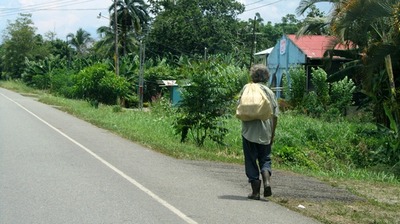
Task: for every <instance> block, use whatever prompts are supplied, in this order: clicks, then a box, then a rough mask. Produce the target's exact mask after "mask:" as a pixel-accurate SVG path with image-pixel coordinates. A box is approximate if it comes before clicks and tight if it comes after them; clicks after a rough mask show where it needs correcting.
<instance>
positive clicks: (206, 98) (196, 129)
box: [173, 61, 245, 146]
mask: <svg viewBox="0 0 400 224" xmlns="http://www.w3.org/2000/svg"><path fill="white" fill-rule="evenodd" d="M183 71H184V72H185V73H186V74H187V76H188V77H190V84H189V85H188V86H184V87H182V100H181V101H180V104H179V106H178V114H177V117H176V119H175V121H174V124H173V126H174V129H175V132H176V134H181V141H185V140H186V139H187V136H188V134H189V133H190V134H191V136H193V138H194V140H195V142H196V144H197V145H198V146H203V144H204V141H205V139H206V138H207V137H209V138H210V139H211V140H213V141H215V142H218V143H220V144H223V139H224V136H225V134H226V133H227V129H226V128H225V127H224V123H225V121H224V120H223V119H222V118H224V117H228V116H231V114H232V111H231V110H230V108H232V104H233V103H234V96H235V94H237V93H238V92H239V91H240V88H241V87H242V86H241V85H242V83H240V80H241V77H242V76H244V75H245V73H244V72H243V71H242V70H240V69H237V68H236V69H234V68H232V67H231V66H227V65H221V64H218V63H215V62H213V61H210V62H201V63H195V64H192V65H187V67H184V68H183Z"/></svg>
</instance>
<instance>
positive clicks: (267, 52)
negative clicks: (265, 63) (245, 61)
mask: <svg viewBox="0 0 400 224" xmlns="http://www.w3.org/2000/svg"><path fill="white" fill-rule="evenodd" d="M272 49H274V48H273V47H270V48H268V49H265V50H263V51H259V52H257V53H255V54H254V55H267V54H270V53H271V51H272Z"/></svg>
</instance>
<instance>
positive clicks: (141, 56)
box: [138, 40, 145, 109]
mask: <svg viewBox="0 0 400 224" xmlns="http://www.w3.org/2000/svg"><path fill="white" fill-rule="evenodd" d="M144 58H145V45H144V43H143V40H140V52H139V61H140V67H139V90H138V95H139V109H143V88H144V80H143V70H144Z"/></svg>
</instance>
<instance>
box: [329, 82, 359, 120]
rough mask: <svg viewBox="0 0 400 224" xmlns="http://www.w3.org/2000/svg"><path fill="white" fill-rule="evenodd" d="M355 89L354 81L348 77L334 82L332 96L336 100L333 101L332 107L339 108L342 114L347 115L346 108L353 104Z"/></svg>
mask: <svg viewBox="0 0 400 224" xmlns="http://www.w3.org/2000/svg"><path fill="white" fill-rule="evenodd" d="M355 90H356V87H355V85H354V82H353V81H352V80H351V79H348V78H347V77H345V78H344V79H343V80H340V81H337V82H334V83H332V87H331V91H330V98H331V99H334V101H331V107H333V108H336V109H338V110H339V112H340V113H341V114H342V115H346V109H347V107H348V106H350V105H351V104H352V101H353V93H354V91H355Z"/></svg>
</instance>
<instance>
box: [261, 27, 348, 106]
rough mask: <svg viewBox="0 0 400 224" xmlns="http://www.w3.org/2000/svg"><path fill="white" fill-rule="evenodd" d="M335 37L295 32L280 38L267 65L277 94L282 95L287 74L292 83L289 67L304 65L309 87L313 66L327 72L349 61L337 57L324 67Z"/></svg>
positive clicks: (329, 72)
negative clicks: (283, 81) (297, 33)
mask: <svg viewBox="0 0 400 224" xmlns="http://www.w3.org/2000/svg"><path fill="white" fill-rule="evenodd" d="M333 42H334V37H332V36H323V35H304V36H299V37H297V36H296V35H294V34H291V35H284V36H282V38H281V39H279V40H278V41H277V43H276V45H275V47H274V48H273V50H272V51H271V53H270V54H269V56H268V60H267V67H268V69H269V72H270V74H271V75H270V79H269V84H270V87H271V89H272V90H274V91H275V93H276V96H277V97H278V98H279V97H281V94H282V90H283V86H282V78H283V77H284V76H286V78H287V80H288V82H289V83H290V77H289V69H290V68H292V67H294V66H299V65H301V66H304V67H305V69H306V72H307V89H310V88H311V82H310V80H311V68H313V67H314V68H315V67H322V68H323V69H324V70H325V71H326V72H327V73H328V75H329V74H332V73H333V72H334V71H337V70H338V69H339V67H340V66H341V64H343V63H344V62H346V61H348V60H347V59H345V58H339V57H336V58H334V59H333V60H332V63H331V66H330V67H329V68H325V67H324V63H323V59H324V54H325V52H326V51H327V50H329V49H332V43H333ZM334 49H336V50H344V49H345V46H343V45H338V46H336V47H335V48H334Z"/></svg>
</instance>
